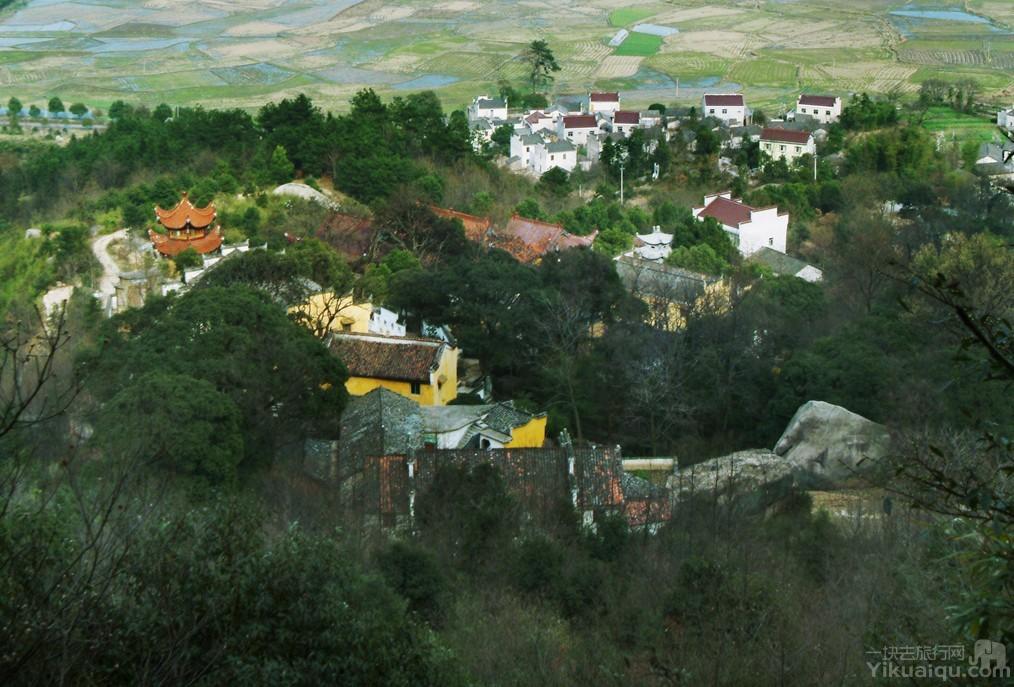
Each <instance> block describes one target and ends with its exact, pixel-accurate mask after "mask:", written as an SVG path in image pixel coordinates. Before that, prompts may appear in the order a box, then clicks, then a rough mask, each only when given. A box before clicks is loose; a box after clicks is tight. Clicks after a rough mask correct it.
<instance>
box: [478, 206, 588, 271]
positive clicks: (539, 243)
mask: <svg viewBox="0 0 1014 687" xmlns="http://www.w3.org/2000/svg"><path fill="white" fill-rule="evenodd" d="M597 233H598V232H595V233H593V234H590V235H588V236H575V235H573V234H569V233H567V232H566V231H565V230H564V228H563V225H560V224H552V223H550V222H542V221H539V220H536V219H527V218H525V217H521V216H519V215H513V216H511V218H510V221H509V222H508V223H507V226H506V227H505V228H504V229H503V231H502V232H499V233H498V234H497V235H496V236H495V237H494V240H493V245H495V246H496V247H497V248H500V249H501V250H505V251H507V252H508V253H510V254H511V255H513V256H514V258H515V259H516V260H518V261H519V262H528V263H531V262H537V261H538V260H539V258H541V257H542V256H543V255H545V254H546V253H548V252H550V251H553V250H563V249H566V248H580V247H586V246H591V245H592V243H593V242H594V241H595V236H596V235H597Z"/></svg>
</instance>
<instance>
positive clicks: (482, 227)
mask: <svg viewBox="0 0 1014 687" xmlns="http://www.w3.org/2000/svg"><path fill="white" fill-rule="evenodd" d="M430 210H432V211H433V213H434V214H436V215H437V216H438V217H443V218H445V219H459V220H461V223H462V224H463V225H464V226H465V236H467V237H468V239H469V240H470V241H482V240H483V239H484V238H486V234H487V233H488V232H489V229H490V227H491V226H492V225H493V221H492V220H491V219H490V218H489V217H477V216H476V215H469V214H468V213H465V212H458V211H457V210H450V209H448V208H441V207H437V206H436V205H431V206H430Z"/></svg>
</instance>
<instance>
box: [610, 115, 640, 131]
mask: <svg viewBox="0 0 1014 687" xmlns="http://www.w3.org/2000/svg"><path fill="white" fill-rule="evenodd" d="M640 126H641V113H640V112H633V111H627V110H617V111H616V112H614V113H613V132H614V133H618V134H621V135H622V136H629V135H630V134H631V133H633V131H634V129H637V128H639V127H640Z"/></svg>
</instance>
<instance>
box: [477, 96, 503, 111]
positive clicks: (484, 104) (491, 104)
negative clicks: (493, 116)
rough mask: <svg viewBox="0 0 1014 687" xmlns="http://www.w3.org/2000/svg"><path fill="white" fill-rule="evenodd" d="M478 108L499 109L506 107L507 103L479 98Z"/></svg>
mask: <svg viewBox="0 0 1014 687" xmlns="http://www.w3.org/2000/svg"><path fill="white" fill-rule="evenodd" d="M477 104H478V106H479V107H480V108H482V109H484V110H492V109H500V108H504V107H507V101H506V100H504V99H503V98H480V99H479V101H478V103H477Z"/></svg>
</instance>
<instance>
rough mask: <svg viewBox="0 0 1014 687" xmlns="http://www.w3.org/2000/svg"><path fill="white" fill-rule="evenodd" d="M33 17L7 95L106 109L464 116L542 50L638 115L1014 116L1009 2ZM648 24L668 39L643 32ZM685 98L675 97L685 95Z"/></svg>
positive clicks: (270, 0)
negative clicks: (923, 87)
mask: <svg viewBox="0 0 1014 687" xmlns="http://www.w3.org/2000/svg"><path fill="white" fill-rule="evenodd" d="M959 4H960V3H955V2H952V1H950V0H922V1H921V2H920V1H919V0H916V1H915V2H912V3H909V2H906V1H904V0H854V1H852V2H849V3H839V2H835V1H832V0H777V1H776V0H759V1H757V2H755V1H754V0H718V1H714V2H705V1H704V0H668V1H661V0H659V1H655V0H634V1H631V2H629V4H628V1H627V0H590V1H582V0H559V1H558V2H552V3H551V2H548V1H545V0H530V1H526V2H516V1H513V0H483V1H481V2H480V1H478V0H436V1H435V2H433V1H428V2H424V1H423V0H399V1H397V2H395V1H391V0H236V1H235V2H229V3H225V2H221V1H220V0H136V1H128V0H87V1H80V2H53V0H25V1H24V2H21V3H17V6H16V7H11V8H8V9H6V10H4V11H3V12H0V95H2V96H3V98H2V100H3V101H6V99H7V97H9V96H10V95H16V96H17V97H19V98H20V99H21V100H22V101H23V102H25V103H26V104H31V103H39V102H43V101H45V100H47V99H48V98H49V97H50V96H52V95H60V96H61V97H62V98H64V99H65V100H80V101H83V102H86V103H88V104H90V105H92V106H94V107H99V108H102V107H107V106H108V105H109V104H110V103H112V102H113V101H115V100H118V99H127V100H131V101H135V102H142V103H145V104H148V105H155V104H158V103H159V102H162V101H166V102H170V103H173V104H205V105H214V106H218V107H229V106H233V107H242V108H248V109H254V108H257V107H259V106H261V105H262V104H263V103H264V102H265V100H267V99H271V98H280V97H285V96H289V95H294V94H296V93H298V92H306V93H307V94H308V95H310V96H311V97H313V98H314V99H315V100H317V101H318V102H320V103H321V104H322V105H324V106H326V107H328V108H332V109H337V110H340V109H343V108H344V107H346V106H347V102H348V99H349V97H350V96H351V95H353V94H354V93H355V92H356V91H357V90H359V89H361V88H366V87H370V88H374V89H375V90H377V91H378V93H380V94H381V95H383V96H385V97H391V96H393V95H397V94H404V93H406V92H410V91H411V90H419V89H425V88H431V89H433V90H435V91H436V92H437V93H438V94H439V95H440V97H441V98H442V99H443V101H444V102H445V103H446V104H447V105H449V106H452V107H460V106H462V105H464V104H466V103H467V102H468V101H469V100H470V99H471V98H472V97H473V96H474V95H476V94H480V93H491V92H493V91H495V90H496V84H497V82H498V81H500V80H504V79H506V80H508V81H511V82H513V83H515V85H521V83H522V82H523V79H524V75H525V73H526V69H525V65H524V64H523V62H522V61H521V60H520V58H519V56H520V55H521V53H522V52H523V50H524V48H525V45H526V44H527V43H528V42H530V41H531V40H533V39H537V38H541V39H544V40H547V41H548V42H549V44H550V46H551V47H552V48H553V50H554V52H555V53H556V55H557V57H558V59H559V62H560V65H561V67H562V70H561V71H560V72H559V73H558V74H557V75H556V82H555V85H554V89H555V91H556V92H558V93H583V92H587V91H588V90H591V89H594V88H609V89H619V90H620V91H621V92H622V94H623V97H624V101H625V102H627V103H630V104H631V105H632V106H639V105H647V104H649V103H651V102H656V101H659V100H662V101H665V102H682V103H692V102H694V101H696V100H697V99H699V98H700V94H701V93H702V92H703V91H704V90H707V89H715V88H721V89H735V90H740V89H741V90H743V91H744V92H745V93H746V95H747V97H748V98H749V99H750V101H751V104H754V105H757V106H760V107H772V108H775V107H779V106H781V105H783V104H784V103H786V102H789V101H791V100H792V99H794V97H795V95H796V94H797V93H799V92H800V91H801V90H809V91H828V92H835V93H840V94H842V95H846V96H847V95H848V94H850V93H852V92H858V91H864V90H865V91H870V92H874V93H897V94H902V95H904V94H911V93H914V92H915V91H916V90H918V87H919V84H920V83H921V82H922V81H923V80H925V79H929V78H951V79H957V78H966V77H967V78H973V79H975V80H976V81H978V82H979V84H980V89H981V91H982V93H983V94H984V95H985V96H986V97H987V98H991V99H993V100H995V101H996V102H997V103H1007V104H1009V103H1010V102H1011V101H1012V100H1014V2H1007V1H998V0H969V2H967V3H966V4H967V6H968V8H969V11H968V12H964V11H960V10H954V9H953V8H954V7H955V6H957V5H959ZM639 24H647V25H651V26H655V27H663V28H665V29H673V30H674V31H673V32H672V33H671V35H653V34H651V33H640V32H636V31H631V33H630V36H629V37H628V38H627V39H626V41H624V42H623V43H622V44H621V45H619V46H617V47H610V46H609V40H610V39H611V38H612V37H613V36H614V35H615V34H616V32H617V30H618V29H620V28H625V29H627V30H632V29H633V28H634V27H635V26H637V25H639ZM677 81H678V82H679V84H680V89H679V96H678V97H677V93H676V83H677Z"/></svg>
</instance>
